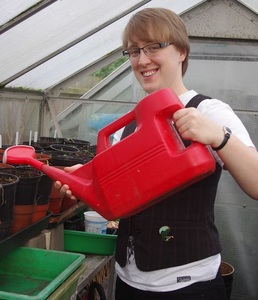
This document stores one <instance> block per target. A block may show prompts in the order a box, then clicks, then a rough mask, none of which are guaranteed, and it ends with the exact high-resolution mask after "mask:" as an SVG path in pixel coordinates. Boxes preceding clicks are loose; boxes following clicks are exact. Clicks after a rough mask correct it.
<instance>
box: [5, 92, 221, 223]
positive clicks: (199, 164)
mask: <svg viewBox="0 0 258 300" xmlns="http://www.w3.org/2000/svg"><path fill="white" fill-rule="evenodd" d="M183 107H184V106H183V104H182V103H181V102H180V100H179V99H178V97H177V96H176V95H175V94H174V92H173V91H172V90H171V89H163V90H160V91H157V92H155V93H153V94H150V95H148V96H147V97H145V98H144V99H142V100H141V101H140V102H139V103H138V104H137V105H136V107H135V109H133V110H132V111H130V112H128V113H127V114H125V115H124V116H122V117H121V118H119V119H117V120H116V121H114V122H112V123H111V124H109V125H107V126H106V127H104V128H103V129H101V130H100V131H99V133H98V141H97V155H96V156H95V157H94V158H93V159H92V160H91V161H90V162H88V163H86V164H85V165H83V166H82V167H80V168H79V169H77V170H76V171H74V172H72V173H69V174H67V173H65V172H64V171H63V170H58V172H59V173H58V176H56V175H54V173H53V172H52V171H49V168H50V169H51V168H53V167H50V166H47V165H45V164H43V165H41V166H39V165H37V166H36V165H35V164H34V165H33V166H34V167H36V168H38V169H40V170H41V171H42V172H44V173H48V176H50V177H51V178H53V179H54V180H59V181H61V182H62V183H63V184H65V183H66V184H68V185H69V187H70V189H71V190H72V192H73V194H74V195H75V196H76V197H77V198H78V199H80V200H81V201H83V202H85V203H86V204H87V205H89V206H90V207H91V208H92V209H94V210H96V211H97V212H98V213H99V214H101V215H102V216H103V217H104V218H106V219H108V220H114V219H117V218H123V217H128V216H130V215H133V214H135V213H138V212H140V211H141V210H143V209H145V208H147V207H149V206H151V205H153V204H155V203H157V202H158V201H160V200H162V199H163V198H164V197H166V196H167V195H172V194H173V193H176V192H178V191H180V190H181V189H183V188H185V187H187V186H189V185H191V184H193V183H195V182H197V181H199V180H200V179H203V178H204V177H206V176H208V175H210V174H212V173H213V172H214V170H215V161H214V158H213V156H212V154H211V153H210V151H209V149H208V148H207V147H206V146H204V145H202V144H200V143H194V142H193V143H191V145H190V146H188V147H185V146H184V144H183V142H182V140H181V138H180V136H179V135H178V133H177V131H176V130H175V128H174V126H173V125H172V122H171V118H172V116H173V114H174V112H176V111H177V110H178V109H181V108H183ZM132 121H136V124H137V127H136V130H135V132H133V133H132V134H130V135H129V136H127V137H126V138H124V139H123V140H121V141H120V142H118V143H116V144H115V145H111V143H110V136H111V135H112V134H113V133H114V132H116V131H117V130H119V129H121V128H123V127H124V126H126V125H128V124H129V123H131V122H132ZM25 147H26V146H25ZM7 153H8V152H7ZM7 161H8V154H7ZM27 163H28V164H32V163H31V162H29V161H27ZM63 173H65V174H63ZM64 175H65V176H64ZM54 177H55V178H54Z"/></svg>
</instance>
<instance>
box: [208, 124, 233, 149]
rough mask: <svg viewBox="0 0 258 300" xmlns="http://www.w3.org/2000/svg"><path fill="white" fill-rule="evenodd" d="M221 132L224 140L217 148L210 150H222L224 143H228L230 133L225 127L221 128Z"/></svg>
mask: <svg viewBox="0 0 258 300" xmlns="http://www.w3.org/2000/svg"><path fill="white" fill-rule="evenodd" d="M223 131H224V140H223V141H222V143H221V144H220V145H219V146H218V147H216V148H213V147H212V150H214V151H218V150H220V149H222V148H223V147H224V146H225V145H226V143H227V142H228V140H229V138H230V135H231V133H232V131H231V130H230V129H229V128H228V127H226V126H223Z"/></svg>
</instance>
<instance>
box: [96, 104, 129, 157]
mask: <svg viewBox="0 0 258 300" xmlns="http://www.w3.org/2000/svg"><path fill="white" fill-rule="evenodd" d="M134 120H135V111H134V110H131V111H129V112H128V113H126V114H125V115H123V116H122V117H120V118H119V119H117V120H115V121H113V122H112V123H110V124H109V125H108V126H106V127H104V128H102V129H101V130H100V131H99V133H98V141H97V152H98V153H100V152H103V151H104V150H106V149H108V148H109V147H111V144H110V140H109V137H110V136H111V135H112V134H113V133H115V132H116V131H118V130H119V129H121V128H123V127H125V126H126V125H128V124H129V123H131V122H133V121H134Z"/></svg>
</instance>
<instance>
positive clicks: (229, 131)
mask: <svg viewBox="0 0 258 300" xmlns="http://www.w3.org/2000/svg"><path fill="white" fill-rule="evenodd" d="M224 131H225V134H226V133H229V134H230V133H232V131H231V129H230V128H228V127H226V126H224Z"/></svg>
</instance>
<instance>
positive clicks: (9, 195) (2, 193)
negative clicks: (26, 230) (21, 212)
mask: <svg viewBox="0 0 258 300" xmlns="http://www.w3.org/2000/svg"><path fill="white" fill-rule="evenodd" d="M0 171H1V170H0ZM18 182H19V178H18V177H17V176H15V175H12V174H5V173H0V220H1V222H0V240H3V239H4V238H6V237H7V236H8V235H9V233H10V229H11V226H12V224H13V219H14V203H15V195H16V188H17V184H18Z"/></svg>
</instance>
